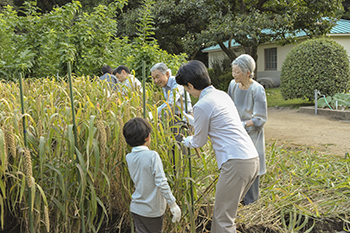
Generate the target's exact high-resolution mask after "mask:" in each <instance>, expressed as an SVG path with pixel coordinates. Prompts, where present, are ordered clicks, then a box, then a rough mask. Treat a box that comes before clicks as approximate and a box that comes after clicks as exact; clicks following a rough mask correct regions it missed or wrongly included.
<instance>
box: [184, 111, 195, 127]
mask: <svg viewBox="0 0 350 233" xmlns="http://www.w3.org/2000/svg"><path fill="white" fill-rule="evenodd" d="M182 114H183V117H182V120H183V121H185V122H187V123H188V124H190V125H193V124H194V118H193V116H191V115H190V114H187V113H186V112H185V111H183V112H182Z"/></svg>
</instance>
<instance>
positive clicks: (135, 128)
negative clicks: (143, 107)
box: [123, 117, 152, 147]
mask: <svg viewBox="0 0 350 233" xmlns="http://www.w3.org/2000/svg"><path fill="white" fill-rule="evenodd" d="M151 131H152V126H151V124H150V123H149V122H148V121H146V120H145V119H143V118H141V117H135V118H132V119H131V120H129V121H128V122H126V123H125V125H124V127H123V135H124V138H125V141H126V143H128V145H129V146H131V147H135V146H141V145H143V144H145V142H146V140H145V139H146V138H147V137H148V135H149V134H150V133H151Z"/></svg>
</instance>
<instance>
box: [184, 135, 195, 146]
mask: <svg viewBox="0 0 350 233" xmlns="http://www.w3.org/2000/svg"><path fill="white" fill-rule="evenodd" d="M192 138H193V136H188V137H185V138H183V139H182V141H181V143H183V144H184V146H186V147H189V148H193V147H192V146H191V144H190V141H192Z"/></svg>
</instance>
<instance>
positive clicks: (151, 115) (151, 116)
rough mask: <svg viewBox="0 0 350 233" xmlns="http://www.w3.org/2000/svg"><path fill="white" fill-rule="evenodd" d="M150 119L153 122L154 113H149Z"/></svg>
mask: <svg viewBox="0 0 350 233" xmlns="http://www.w3.org/2000/svg"><path fill="white" fill-rule="evenodd" d="M148 117H149V119H150V120H153V114H152V112H148Z"/></svg>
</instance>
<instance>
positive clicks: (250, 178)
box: [210, 157, 260, 233]
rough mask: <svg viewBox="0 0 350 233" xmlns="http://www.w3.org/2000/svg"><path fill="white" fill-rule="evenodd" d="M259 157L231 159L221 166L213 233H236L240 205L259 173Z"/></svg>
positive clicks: (212, 225)
mask: <svg viewBox="0 0 350 233" xmlns="http://www.w3.org/2000/svg"><path fill="white" fill-rule="evenodd" d="M259 167H260V164H259V157H257V158H253V159H247V160H244V159H230V160H228V161H227V162H225V163H223V164H222V166H221V172H220V177H219V180H218V183H217V185H216V195H215V205H214V212H213V219H212V224H211V231H210V232H211V233H235V232H236V224H235V219H236V216H237V209H238V204H239V202H240V201H241V200H242V198H243V197H244V195H245V194H246V193H247V191H248V189H249V188H250V186H251V185H252V183H253V182H254V180H255V178H256V177H257V175H258V172H259Z"/></svg>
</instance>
